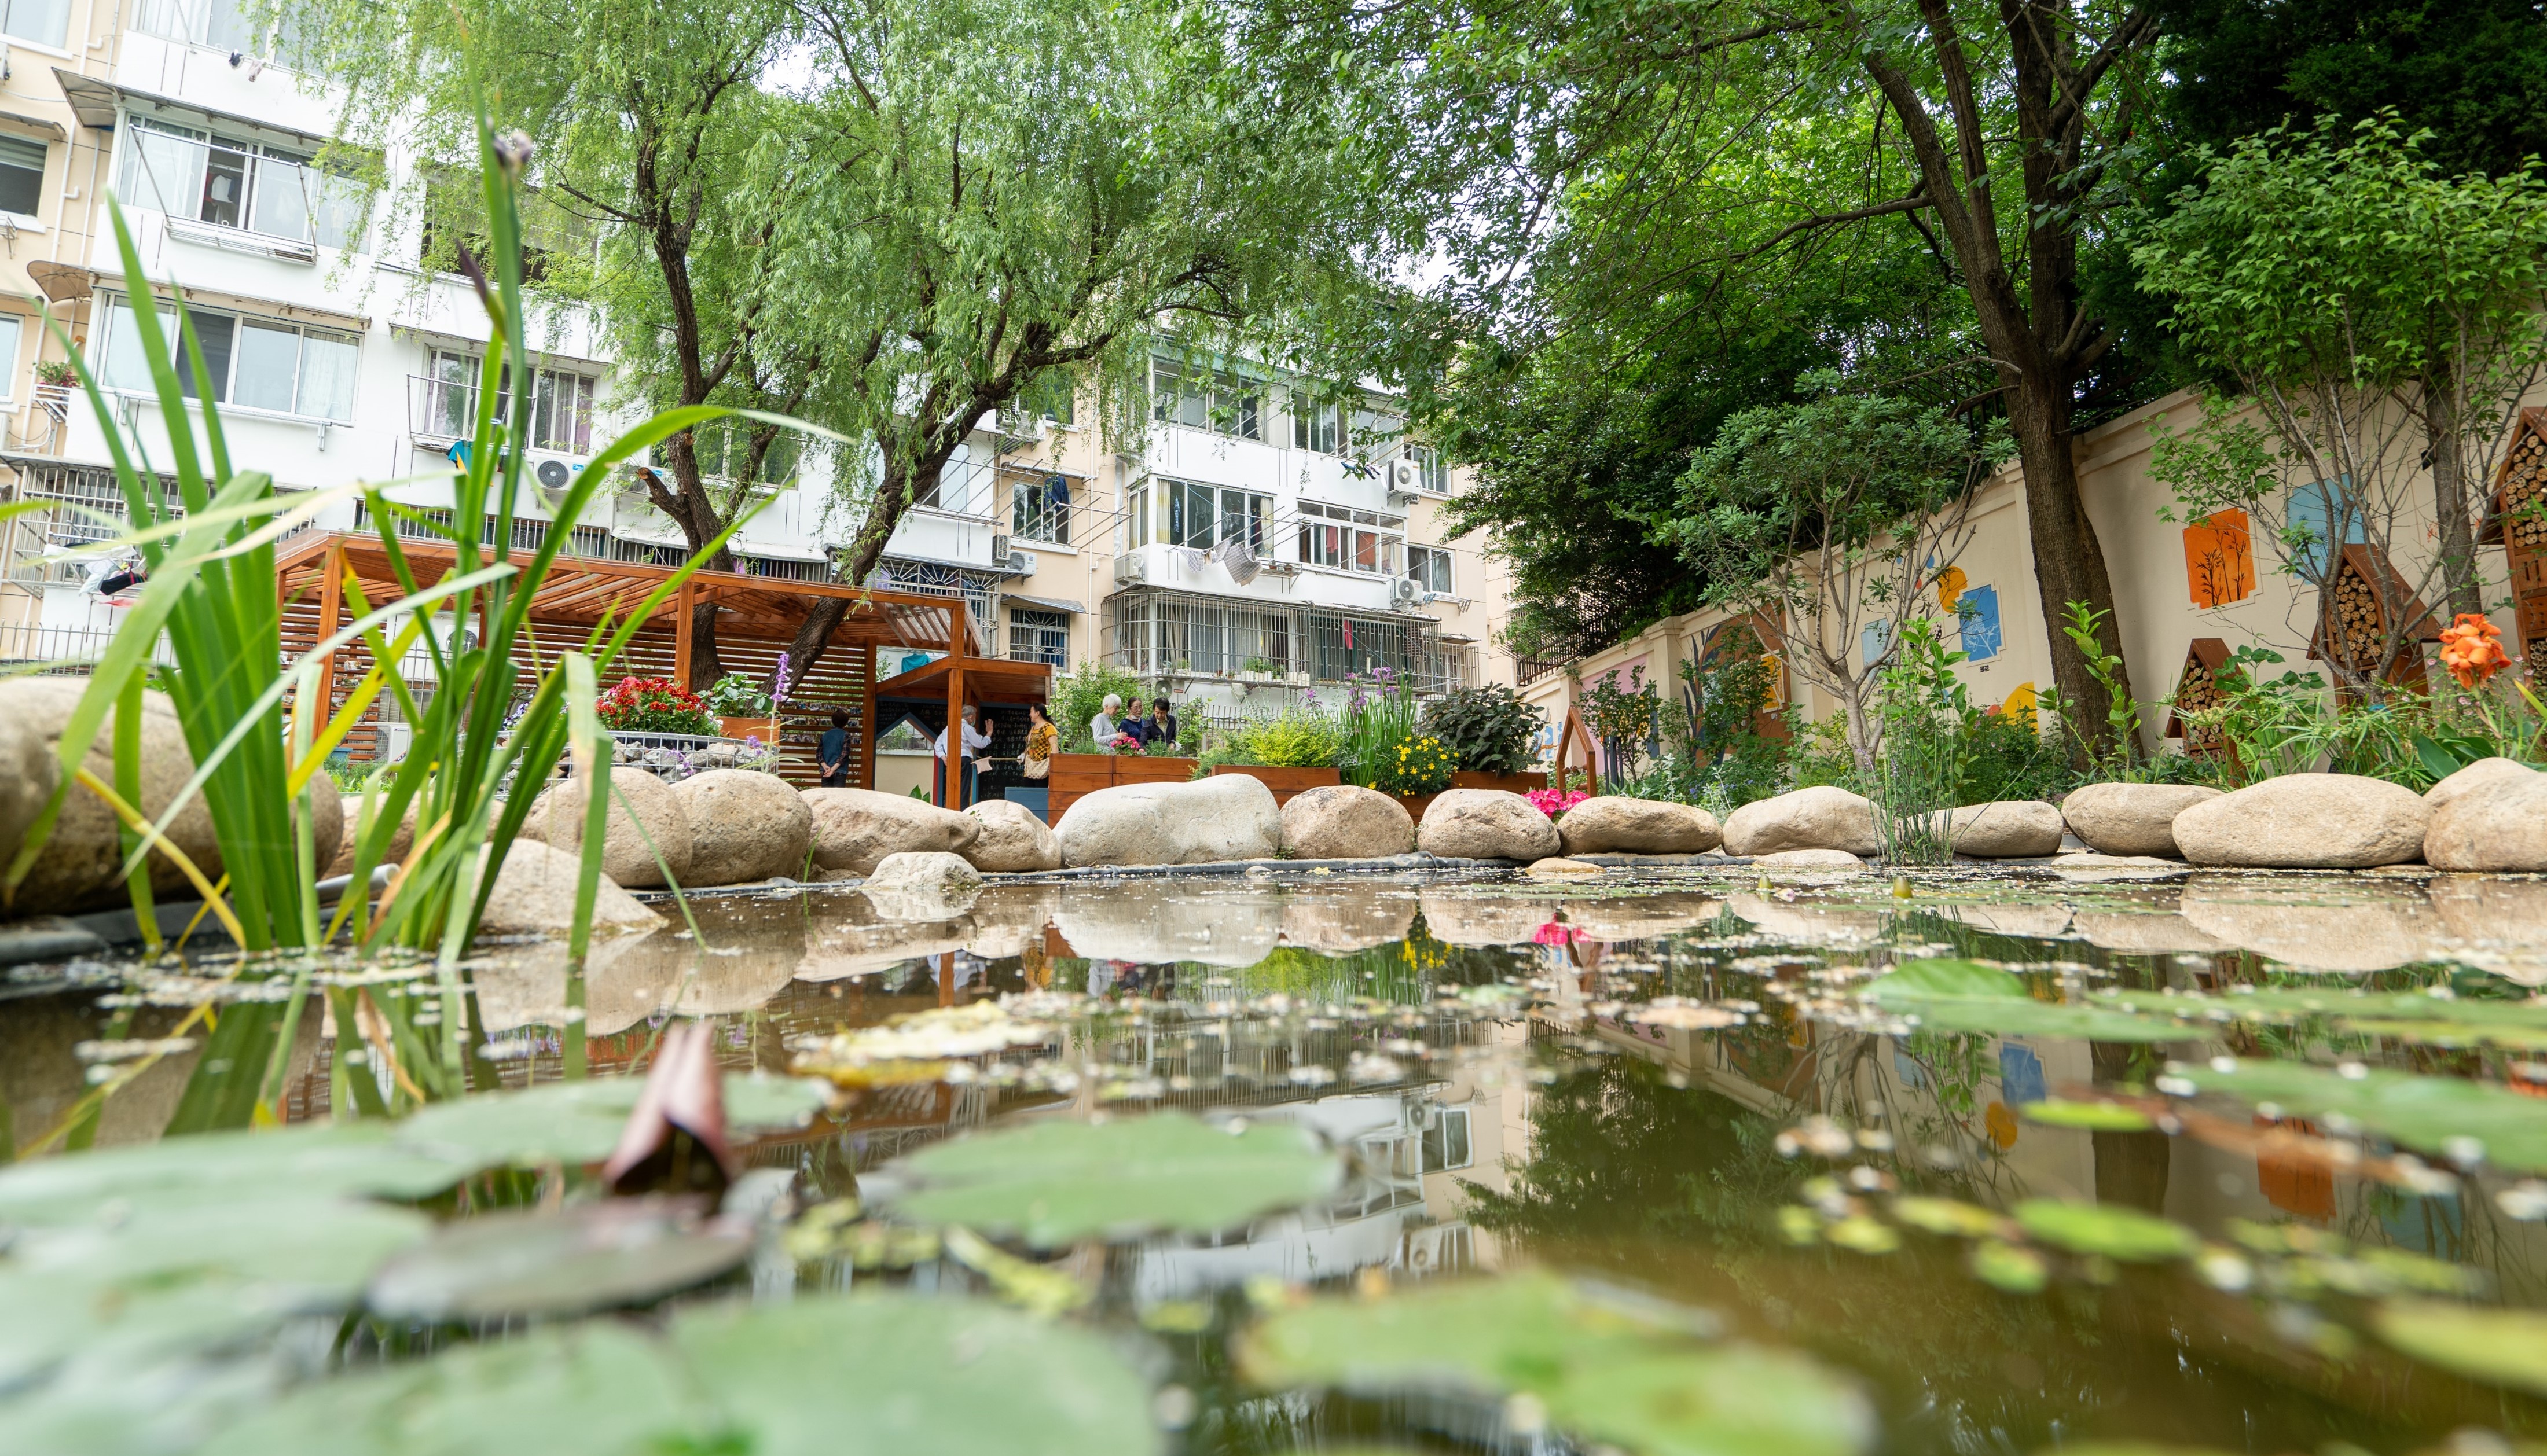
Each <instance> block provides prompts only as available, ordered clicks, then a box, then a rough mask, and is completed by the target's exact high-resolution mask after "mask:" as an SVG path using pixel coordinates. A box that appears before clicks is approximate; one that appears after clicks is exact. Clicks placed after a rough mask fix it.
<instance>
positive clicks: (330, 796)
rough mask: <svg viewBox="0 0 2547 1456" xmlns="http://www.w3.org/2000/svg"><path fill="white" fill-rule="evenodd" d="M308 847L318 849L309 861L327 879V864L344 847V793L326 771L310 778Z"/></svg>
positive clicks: (322, 878)
mask: <svg viewBox="0 0 2547 1456" xmlns="http://www.w3.org/2000/svg"><path fill="white" fill-rule="evenodd" d="M309 846H310V848H311V849H313V850H315V851H316V853H314V854H312V855H311V856H310V857H309V862H310V863H311V864H313V865H316V866H318V867H319V870H318V878H319V879H321V880H324V879H326V878H327V869H326V867H327V866H329V865H332V864H334V863H335V862H336V856H337V855H338V854H339V853H340V852H342V851H343V849H344V847H345V796H344V794H343V792H342V791H340V790H339V789H337V787H336V781H335V780H334V779H331V778H329V777H327V775H326V773H325V771H324V770H321V771H320V772H318V773H315V774H312V775H310V777H309Z"/></svg>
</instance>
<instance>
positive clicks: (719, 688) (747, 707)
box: [707, 672, 772, 718]
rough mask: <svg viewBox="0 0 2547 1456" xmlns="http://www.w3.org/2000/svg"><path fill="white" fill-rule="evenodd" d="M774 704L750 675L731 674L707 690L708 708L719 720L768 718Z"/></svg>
mask: <svg viewBox="0 0 2547 1456" xmlns="http://www.w3.org/2000/svg"><path fill="white" fill-rule="evenodd" d="M771 707H772V704H771V703H770V701H769V695H768V694H767V693H764V692H762V691H761V690H760V683H759V681H758V680H757V679H756V678H753V677H752V676H751V675H750V674H748V673H743V672H729V673H727V674H726V675H725V676H723V677H720V678H718V679H717V680H716V682H715V683H714V684H713V685H711V686H710V687H709V688H708V690H707V708H708V711H709V712H710V713H713V714H715V715H716V716H717V717H719V718H767V717H768V716H769V713H770V709H771Z"/></svg>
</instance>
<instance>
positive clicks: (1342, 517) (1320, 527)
mask: <svg viewBox="0 0 2547 1456" xmlns="http://www.w3.org/2000/svg"><path fill="white" fill-rule="evenodd" d="M1405 529H1406V518H1405V517H1404V516H1388V515H1381V514H1379V513H1378V512H1376V511H1357V510H1351V509H1348V508H1346V507H1344V506H1336V505H1320V504H1318V503H1317V502H1315V501H1307V500H1304V501H1302V502H1300V531H1299V557H1300V560H1301V561H1302V562H1304V563H1305V564H1308V565H1312V566H1333V567H1336V568H1338V569H1340V570H1346V571H1368V572H1372V573H1374V574H1376V575H1381V576H1394V575H1396V574H1397V557H1398V552H1399V550H1400V549H1401V547H1402V546H1403V545H1404V542H1405V537H1404V535H1403V532H1404V531H1405Z"/></svg>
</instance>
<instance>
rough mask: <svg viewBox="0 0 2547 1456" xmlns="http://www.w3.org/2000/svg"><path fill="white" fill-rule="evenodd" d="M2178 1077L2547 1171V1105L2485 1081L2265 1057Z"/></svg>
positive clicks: (2426, 1144)
mask: <svg viewBox="0 0 2547 1456" xmlns="http://www.w3.org/2000/svg"><path fill="white" fill-rule="evenodd" d="M2179 1074H2180V1075H2182V1076H2184V1077H2185V1078H2186V1079H2187V1080H2189V1081H2191V1082H2192V1083H2193V1084H2194V1085H2195V1086H2197V1087H2199V1088H2201V1089H2202V1090H2203V1091H2206V1092H2227V1093H2229V1094H2231V1095H2232V1096H2235V1097H2238V1098H2239V1099H2240V1100H2242V1101H2245V1102H2250V1103H2262V1102H2270V1103H2272V1104H2274V1105H2275V1106H2276V1107H2278V1108H2280V1109H2281V1110H2282V1111H2283V1112H2284V1113H2285V1114H2288V1115H2290V1116H2294V1117H2306V1118H2319V1119H2324V1118H2333V1117H2341V1118H2346V1119H2349V1120H2350V1121H2351V1122H2352V1123H2353V1124H2354V1125H2355V1126H2356V1127H2359V1128H2360V1129H2362V1130H2363V1131H2365V1132H2369V1133H2373V1134H2376V1135H2378V1136H2379V1137H2383V1138H2387V1139H2389V1140H2390V1141H2392V1142H2395V1143H2399V1144H2402V1145H2404V1146H2406V1147H2408V1148H2414V1149H2417V1150H2419V1151H2422V1152H2425V1153H2432V1154H2440V1155H2442V1156H2451V1155H2454V1154H2460V1153H2466V1152H2470V1151H2481V1152H2482V1153H2483V1154H2484V1156H2485V1157H2486V1159H2487V1160H2488V1161H2490V1162H2492V1163H2494V1164H2495V1165H2496V1166H2497V1167H2503V1168H2508V1169H2512V1170H2515V1171H2524V1172H2526V1171H2536V1170H2538V1169H2541V1168H2547V1109H2542V1108H2541V1107H2540V1105H2539V1103H2538V1101H2537V1099H2535V1098H2532V1097H2524V1096H2521V1095H2520V1094H2519V1093H2517V1092H2512V1091H2506V1090H2504V1089H2503V1088H2502V1087H2499V1086H2494V1085H2492V1084H2490V1083H2486V1082H2476V1081H2469V1080H2466V1079H2465V1078H2462V1077H2454V1076H2418V1075H2416V1074H2415V1073H2413V1072H2405V1071H2377V1070H2364V1071H2362V1073H2361V1075H2359V1076H2353V1077H2348V1076H2344V1075H2343V1074H2341V1073H2340V1072H2336V1071H2328V1070H2327V1069H2325V1068H2319V1067H2306V1066H2302V1065H2300V1064H2298V1063H2292V1062H2265V1061H2241V1062H2240V1063H2238V1064H2237V1071H2219V1070H2218V1069H2216V1068H2214V1067H2208V1066H2195V1067H2188V1068H2185V1069H2184V1070H2183V1071H2181V1072H2180V1073H2179ZM2462 1139H2472V1140H2473V1145H2472V1146H2471V1145H2470V1144H2469V1143H2465V1142H2461V1141H2460V1140H2462Z"/></svg>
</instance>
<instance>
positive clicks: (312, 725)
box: [301, 541, 397, 738]
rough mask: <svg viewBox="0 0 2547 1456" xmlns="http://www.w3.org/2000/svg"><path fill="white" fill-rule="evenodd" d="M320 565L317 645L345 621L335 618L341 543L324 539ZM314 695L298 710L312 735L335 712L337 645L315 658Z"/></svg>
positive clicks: (339, 603)
mask: <svg viewBox="0 0 2547 1456" xmlns="http://www.w3.org/2000/svg"><path fill="white" fill-rule="evenodd" d="M319 569H320V570H321V571H324V572H325V573H326V575H325V576H324V577H322V578H321V579H320V580H319V582H318V636H317V637H316V638H314V639H312V640H311V642H310V646H311V647H313V648H319V647H320V645H321V644H322V643H324V642H326V641H327V639H329V638H331V637H334V636H335V635H336V629H337V628H338V627H341V626H343V625H344V624H343V623H342V622H340V621H339V620H338V619H340V618H342V617H343V616H344V615H345V547H344V543H342V542H338V541H331V542H329V543H327V554H326V555H325V556H323V557H319ZM382 666H383V668H384V669H386V670H387V671H391V672H395V671H396V670H397V664H396V663H395V662H386V663H383V664H382ZM317 696H318V701H317V702H315V703H304V704H302V705H301V711H302V712H303V713H304V714H306V715H307V719H306V721H307V723H308V725H309V736H310V737H312V738H315V737H317V736H318V734H319V732H320V730H322V729H323V728H326V726H327V721H328V720H329V719H331V718H334V717H335V716H336V649H335V648H333V647H325V648H323V650H322V655H321V656H320V657H319V659H318V694H317Z"/></svg>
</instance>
